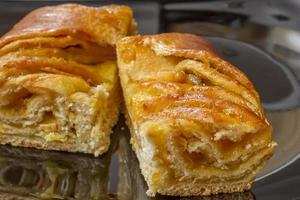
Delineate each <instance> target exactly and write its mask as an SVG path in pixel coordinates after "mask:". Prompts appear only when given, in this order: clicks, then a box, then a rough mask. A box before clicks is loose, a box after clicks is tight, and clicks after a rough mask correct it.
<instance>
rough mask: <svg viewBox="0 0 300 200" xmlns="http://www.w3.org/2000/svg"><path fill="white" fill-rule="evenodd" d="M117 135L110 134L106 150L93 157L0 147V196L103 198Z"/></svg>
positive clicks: (105, 193)
mask: <svg viewBox="0 0 300 200" xmlns="http://www.w3.org/2000/svg"><path fill="white" fill-rule="evenodd" d="M117 137H118V134H114V137H113V138H112V145H111V146H110V149H109V150H108V152H107V153H106V154H105V155H102V156H101V157H100V158H97V159H96V158H94V157H93V156H89V155H84V154H82V155H80V154H76V155H75V154H72V153H63V152H53V151H41V150H36V149H24V148H16V147H11V146H0V199H2V197H3V199H27V198H28V199H41V198H43V199H74V200H75V199H79V200H82V199H84V200H92V199H106V195H107V193H108V178H109V172H108V169H109V164H110V159H111V156H112V153H113V152H114V150H115V148H116V142H117V141H118V138H117ZM25 197H26V198H25Z"/></svg>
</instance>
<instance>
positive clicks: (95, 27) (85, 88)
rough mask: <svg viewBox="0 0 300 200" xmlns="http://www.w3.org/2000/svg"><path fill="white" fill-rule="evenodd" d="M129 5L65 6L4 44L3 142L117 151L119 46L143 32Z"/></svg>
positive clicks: (30, 22) (47, 10)
mask: <svg viewBox="0 0 300 200" xmlns="http://www.w3.org/2000/svg"><path fill="white" fill-rule="evenodd" d="M132 16H133V14H132V10H131V9H130V8H129V7H126V6H116V5H111V6H104V7H99V8H94V7H87V6H82V5H78V4H63V5H59V6H49V7H43V8H39V9H37V10H34V11H32V12H31V13H29V14H28V15H26V16H25V17H24V18H23V19H22V20H21V21H20V22H19V23H17V24H16V25H15V26H14V27H13V29H12V30H11V31H9V32H8V33H7V34H5V35H4V36H3V37H2V38H1V39H0V143H2V144H6V143H10V144H12V145H15V146H24V147H35V148H42V149H48V150H51V149H52V150H63V151H71V152H84V153H92V154H94V155H95V156H98V155H100V154H102V153H104V152H105V151H107V149H108V147H109V143H110V141H109V137H110V132H111V128H112V127H113V126H114V124H115V123H116V122H117V120H118V115H119V108H120V102H121V99H122V98H121V95H120V86H119V81H118V76H117V67H116V53H115V43H116V41H117V40H118V39H120V38H122V37H124V36H126V35H131V34H133V33H134V31H135V22H134V20H133V18H132Z"/></svg>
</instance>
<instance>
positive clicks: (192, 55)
mask: <svg viewBox="0 0 300 200" xmlns="http://www.w3.org/2000/svg"><path fill="white" fill-rule="evenodd" d="M117 54H118V66H119V73H120V77H121V85H122V88H123V93H124V97H125V102H126V108H127V121H128V124H129V126H130V129H131V135H132V139H131V143H132V145H133V149H134V150H135V152H136V154H137V157H138V159H139V162H140V168H141V170H142V173H143V175H144V177H145V179H146V182H147V184H148V187H149V190H148V195H155V194H156V193H161V194H166V195H181V196H188V195H210V194H216V193H220V192H223V193H227V192H239V191H244V190H247V189H249V188H250V187H251V183H252V181H253V179H254V178H255V175H256V174H257V172H258V171H259V170H260V169H261V167H262V166H263V165H264V163H265V161H266V160H267V159H268V158H270V156H271V154H272V150H273V147H274V143H273V142H272V138H271V132H272V128H271V126H270V124H269V123H268V121H267V119H266V118H265V114H264V111H263V109H262V107H261V103H260V100H259V96H258V94H257V92H256V91H255V89H254V87H253V85H252V83H251V82H250V81H249V80H248V78H247V77H246V76H245V75H244V74H243V73H242V72H241V71H239V70H238V69H237V68H235V67H234V66H233V65H231V64H230V63H228V62H226V61H224V60H222V59H221V58H220V57H219V56H218V55H217V54H216V53H215V51H214V49H213V47H212V46H211V45H210V44H209V43H208V42H207V41H205V40H203V39H201V38H200V37H197V36H193V35H190V34H177V33H170V34H161V35H152V36H151V35H148V36H133V37H127V38H123V39H121V40H120V41H119V42H118V43H117ZM250 67H251V66H250Z"/></svg>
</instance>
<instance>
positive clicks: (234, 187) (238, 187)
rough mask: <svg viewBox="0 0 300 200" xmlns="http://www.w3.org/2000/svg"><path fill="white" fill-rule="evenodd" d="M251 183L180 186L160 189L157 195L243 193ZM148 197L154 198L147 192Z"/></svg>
mask: <svg viewBox="0 0 300 200" xmlns="http://www.w3.org/2000/svg"><path fill="white" fill-rule="evenodd" d="M251 184H252V183H251V182H236V183H220V184H188V185H187V184H181V185H177V186H174V187H170V188H160V189H159V190H158V193H160V194H163V195H169V196H199V195H202V196H208V195H213V194H219V193H233V192H244V191H246V190H249V189H250V188H251ZM147 194H148V195H149V196H154V194H152V193H151V192H147Z"/></svg>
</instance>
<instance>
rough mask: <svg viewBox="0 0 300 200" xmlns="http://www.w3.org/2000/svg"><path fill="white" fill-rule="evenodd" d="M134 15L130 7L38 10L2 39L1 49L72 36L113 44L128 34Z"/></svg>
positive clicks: (76, 6)
mask: <svg viewBox="0 0 300 200" xmlns="http://www.w3.org/2000/svg"><path fill="white" fill-rule="evenodd" d="M132 17H133V13H132V10H131V9H130V8H129V7H127V6H118V5H110V6H103V7H99V8H96V7H88V6H83V5H79V4H63V5H59V6H47V7H42V8H39V9H36V10H34V11H32V12H30V13H29V14H27V15H26V16H25V17H24V18H23V19H22V20H21V21H20V22H19V23H17V24H16V25H15V26H14V27H13V29H12V30H11V31H9V32H8V33H6V34H5V35H4V36H3V37H2V38H1V39H0V48H2V47H3V46H4V45H6V44H8V43H9V42H11V41H14V40H20V39H25V38H32V37H41V36H42V37H45V36H52V37H59V36H66V35H70V36H73V37H76V38H81V39H84V40H87V41H91V42H95V43H97V44H99V45H112V46H114V44H115V43H116V41H117V40H118V39H120V38H122V37H123V36H124V35H127V34H128V31H129V30H130V28H131V26H133V24H134V21H133V18H132Z"/></svg>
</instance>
